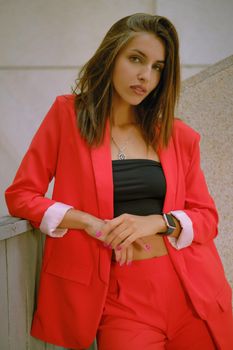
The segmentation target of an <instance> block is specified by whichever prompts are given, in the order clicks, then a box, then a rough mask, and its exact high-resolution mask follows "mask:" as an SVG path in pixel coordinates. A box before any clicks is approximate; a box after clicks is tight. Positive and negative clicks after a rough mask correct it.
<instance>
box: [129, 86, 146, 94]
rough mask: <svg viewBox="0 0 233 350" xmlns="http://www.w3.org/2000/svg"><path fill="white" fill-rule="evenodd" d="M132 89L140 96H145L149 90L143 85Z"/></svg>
mask: <svg viewBox="0 0 233 350" xmlns="http://www.w3.org/2000/svg"><path fill="white" fill-rule="evenodd" d="M130 88H131V89H132V90H133V91H134V92H135V94H137V95H139V96H143V95H145V94H146V93H147V90H146V89H145V88H144V87H142V86H141V85H131V86H130Z"/></svg>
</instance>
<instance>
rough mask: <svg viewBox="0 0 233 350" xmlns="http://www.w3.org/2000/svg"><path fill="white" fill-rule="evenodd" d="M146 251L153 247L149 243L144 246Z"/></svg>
mask: <svg viewBox="0 0 233 350" xmlns="http://www.w3.org/2000/svg"><path fill="white" fill-rule="evenodd" d="M144 249H145V250H146V251H149V250H151V245H150V244H149V243H147V244H145V245H144Z"/></svg>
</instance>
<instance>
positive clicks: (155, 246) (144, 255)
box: [112, 235, 168, 261]
mask: <svg viewBox="0 0 233 350" xmlns="http://www.w3.org/2000/svg"><path fill="white" fill-rule="evenodd" d="M143 242H144V243H145V244H148V245H150V247H151V249H150V250H148V251H146V250H145V249H143V248H142V247H141V246H139V245H138V244H137V243H133V260H145V259H150V258H154V257H156V256H163V255H167V254H168V251H167V248H166V245H165V243H164V240H163V237H162V236H160V235H153V236H148V237H144V238H143ZM112 260H114V261H115V260H116V259H115V254H114V252H113V255H112Z"/></svg>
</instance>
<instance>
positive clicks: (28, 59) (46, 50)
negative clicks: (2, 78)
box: [0, 0, 154, 66]
mask: <svg viewBox="0 0 233 350" xmlns="http://www.w3.org/2000/svg"><path fill="white" fill-rule="evenodd" d="M153 9H154V1H153V0H144V1H140V0H127V1H124V0H86V1H83V0H66V1H63V0H49V1H47V0H40V1H37V0H18V1H15V0H5V1H1V2H0V47H5V48H6V49H5V50H1V54H0V65H3V66H12V65H13V66H25V65H26V66H28V65H30V66H43V65H46V66H57V65H60V66H63V65H64V66H67V65H73V66H74V65H75V66H76V65H80V64H83V63H84V62H85V61H86V60H87V59H88V58H89V57H90V56H91V55H92V54H93V52H94V50H95V49H96V48H97V46H98V44H99V42H100V40H101V39H102V37H103V35H104V34H105V32H106V31H107V30H108V29H109V27H110V26H111V25H112V23H113V22H114V21H116V20H117V19H119V18H121V17H123V16H126V15H128V14H131V13H134V12H150V11H153Z"/></svg>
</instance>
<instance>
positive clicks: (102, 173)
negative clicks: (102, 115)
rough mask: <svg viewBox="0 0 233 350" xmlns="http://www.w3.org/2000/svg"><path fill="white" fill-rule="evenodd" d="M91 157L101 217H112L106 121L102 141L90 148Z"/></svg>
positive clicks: (111, 184) (108, 128) (108, 125)
mask: <svg viewBox="0 0 233 350" xmlns="http://www.w3.org/2000/svg"><path fill="white" fill-rule="evenodd" d="M91 158H92V164H93V170H94V176H95V185H96V192H97V199H98V206H99V216H100V218H102V219H112V218H113V178H112V161H111V148H110V124H109V121H107V123H106V128H105V134H104V139H103V142H102V144H101V145H100V146H98V147H93V148H92V149H91Z"/></svg>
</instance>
